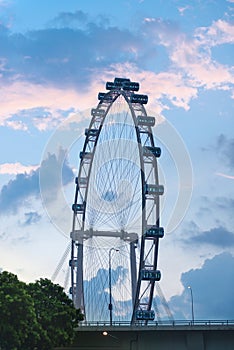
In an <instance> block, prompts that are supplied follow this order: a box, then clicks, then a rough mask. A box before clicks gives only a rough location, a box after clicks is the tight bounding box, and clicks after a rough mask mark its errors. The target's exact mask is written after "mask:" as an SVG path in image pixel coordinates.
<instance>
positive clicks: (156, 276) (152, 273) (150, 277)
mask: <svg viewBox="0 0 234 350" xmlns="http://www.w3.org/2000/svg"><path fill="white" fill-rule="evenodd" d="M141 279H142V280H143V281H160V279H161V272H160V271H159V270H141Z"/></svg>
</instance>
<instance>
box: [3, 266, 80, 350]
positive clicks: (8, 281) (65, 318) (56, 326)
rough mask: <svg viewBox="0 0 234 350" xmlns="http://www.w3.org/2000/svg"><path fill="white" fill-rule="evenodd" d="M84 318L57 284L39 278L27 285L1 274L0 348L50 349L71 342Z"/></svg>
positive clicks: (8, 349)
mask: <svg viewBox="0 0 234 350" xmlns="http://www.w3.org/2000/svg"><path fill="white" fill-rule="evenodd" d="M82 318H83V315H82V314H81V313H80V310H76V309H75V307H74V306H73V302H72V300H71V299H69V297H68V296H67V295H66V293H65V292H64V290H63V288H62V287H61V286H59V285H58V284H54V283H52V282H51V281H50V280H49V279H40V280H38V281H36V282H35V283H29V284H26V283H24V282H21V281H19V280H18V278H17V276H16V275H14V274H12V273H9V272H6V271H4V272H2V273H0V334H1V337H0V348H1V349H2V350H22V349H24V350H32V349H40V350H51V349H53V347H58V346H66V345H69V344H71V343H72V341H73V339H74V327H75V326H77V324H78V322H79V320H82Z"/></svg>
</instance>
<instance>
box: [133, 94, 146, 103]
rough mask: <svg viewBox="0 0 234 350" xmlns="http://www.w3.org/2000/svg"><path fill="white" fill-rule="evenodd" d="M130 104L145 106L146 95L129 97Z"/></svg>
mask: <svg viewBox="0 0 234 350" xmlns="http://www.w3.org/2000/svg"><path fill="white" fill-rule="evenodd" d="M130 102H131V103H140V104H146V103H147V102H148V96H147V95H138V94H132V95H131V97H130Z"/></svg>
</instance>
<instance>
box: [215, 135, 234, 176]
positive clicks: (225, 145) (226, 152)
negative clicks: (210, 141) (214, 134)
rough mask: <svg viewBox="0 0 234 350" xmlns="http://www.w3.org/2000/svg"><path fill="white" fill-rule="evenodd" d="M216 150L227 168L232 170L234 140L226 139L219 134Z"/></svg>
mask: <svg viewBox="0 0 234 350" xmlns="http://www.w3.org/2000/svg"><path fill="white" fill-rule="evenodd" d="M217 150H218V152H219V154H221V155H222V156H223V159H224V161H225V163H226V164H227V165H228V166H229V168H230V169H234V138H233V139H228V138H227V137H226V136H225V135H223V134H221V135H220V136H219V137H218V140H217Z"/></svg>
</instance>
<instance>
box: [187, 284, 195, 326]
mask: <svg viewBox="0 0 234 350" xmlns="http://www.w3.org/2000/svg"><path fill="white" fill-rule="evenodd" d="M188 289H190V293H191V303H192V323H194V309H193V290H192V287H191V286H188Z"/></svg>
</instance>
